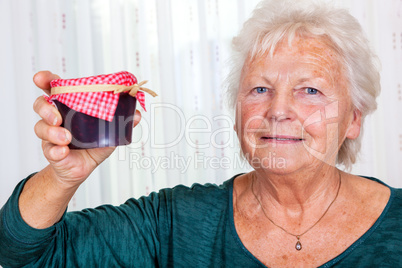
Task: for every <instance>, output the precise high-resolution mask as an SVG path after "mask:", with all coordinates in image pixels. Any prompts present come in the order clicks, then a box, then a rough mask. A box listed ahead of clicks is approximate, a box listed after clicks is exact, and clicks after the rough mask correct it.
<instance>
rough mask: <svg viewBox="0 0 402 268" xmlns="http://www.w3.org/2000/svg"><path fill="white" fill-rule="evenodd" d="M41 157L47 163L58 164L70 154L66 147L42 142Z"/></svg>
mask: <svg viewBox="0 0 402 268" xmlns="http://www.w3.org/2000/svg"><path fill="white" fill-rule="evenodd" d="M42 148H43V155H44V156H45V157H46V159H47V160H48V161H49V162H58V161H61V160H63V159H64V158H66V157H67V156H68V154H69V153H70V149H69V148H68V146H60V145H55V144H52V143H50V142H47V141H44V142H43V143H42Z"/></svg>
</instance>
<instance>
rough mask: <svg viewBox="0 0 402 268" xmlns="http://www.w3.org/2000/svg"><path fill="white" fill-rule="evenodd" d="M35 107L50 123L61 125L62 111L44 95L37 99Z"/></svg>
mask: <svg viewBox="0 0 402 268" xmlns="http://www.w3.org/2000/svg"><path fill="white" fill-rule="evenodd" d="M33 109H34V111H35V112H36V113H37V114H38V115H39V116H40V117H41V118H42V119H43V120H45V122H46V123H48V124H49V125H53V126H59V125H60V124H61V123H62V121H63V120H62V118H61V115H60V112H59V111H58V110H57V109H56V108H55V107H54V106H53V105H51V104H50V103H49V102H47V101H46V100H45V98H44V97H43V96H41V97H38V98H37V99H36V101H35V102H34V105H33Z"/></svg>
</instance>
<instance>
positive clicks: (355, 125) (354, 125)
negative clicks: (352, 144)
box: [346, 109, 362, 140]
mask: <svg viewBox="0 0 402 268" xmlns="http://www.w3.org/2000/svg"><path fill="white" fill-rule="evenodd" d="M361 124H362V113H361V112H360V111H359V110H357V109H355V110H354V111H353V119H352V122H351V123H350V124H349V127H348V130H347V131H346V138H348V139H351V140H354V139H356V138H357V137H359V135H360V128H361Z"/></svg>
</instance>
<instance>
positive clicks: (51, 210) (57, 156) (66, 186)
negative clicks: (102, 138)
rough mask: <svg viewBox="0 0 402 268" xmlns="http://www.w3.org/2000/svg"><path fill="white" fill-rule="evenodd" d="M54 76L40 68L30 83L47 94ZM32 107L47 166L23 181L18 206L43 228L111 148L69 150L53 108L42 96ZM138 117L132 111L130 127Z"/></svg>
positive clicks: (57, 216)
mask: <svg viewBox="0 0 402 268" xmlns="http://www.w3.org/2000/svg"><path fill="white" fill-rule="evenodd" d="M57 78H59V77H58V76H57V75H54V74H52V73H51V72H48V71H43V72H39V73H37V74H36V75H35V76H34V82H35V84H36V85H37V86H38V87H39V88H41V89H43V91H45V93H47V94H49V93H50V81H52V80H53V79H57ZM34 110H35V112H36V113H37V114H38V115H39V116H40V117H41V118H42V119H41V120H40V121H39V122H38V123H37V124H36V125H35V133H36V135H37V136H38V137H39V138H40V139H42V149H43V154H44V155H45V157H46V159H47V160H48V161H49V163H50V165H48V166H47V167H46V168H44V169H43V170H41V171H40V172H38V173H36V174H35V175H34V176H33V177H32V178H30V179H29V180H28V181H27V182H26V183H25V185H24V189H23V191H22V193H21V195H20V197H19V200H18V206H19V210H20V213H21V217H22V218H23V220H24V221H25V222H26V223H27V224H28V225H30V226H32V227H34V228H38V229H43V228H47V227H49V226H52V225H53V224H55V223H56V222H58V221H59V220H60V219H61V217H62V215H63V213H64V211H65V210H66V208H67V205H68V203H69V202H70V200H71V198H72V197H73V195H74V193H75V191H76V190H77V189H78V187H79V186H80V184H81V183H82V182H83V181H85V179H86V178H88V176H89V174H91V172H92V171H93V170H94V169H95V168H96V167H97V166H98V165H99V164H100V163H102V161H103V160H105V159H106V158H107V157H108V156H109V155H110V154H111V153H112V152H113V150H114V149H115V148H114V147H109V148H96V149H88V150H70V149H69V148H68V146H67V145H68V144H69V143H70V141H71V133H70V132H69V131H68V130H67V129H65V128H63V127H61V126H60V125H61V123H62V119H61V115H60V113H59V112H58V111H57V109H56V108H55V107H54V106H53V105H51V104H49V103H48V102H47V101H46V100H45V98H44V97H39V98H38V99H37V100H36V101H35V104H34ZM140 119H141V114H140V113H139V112H138V111H136V113H135V116H134V126H135V125H137V124H138V123H139V121H140Z"/></svg>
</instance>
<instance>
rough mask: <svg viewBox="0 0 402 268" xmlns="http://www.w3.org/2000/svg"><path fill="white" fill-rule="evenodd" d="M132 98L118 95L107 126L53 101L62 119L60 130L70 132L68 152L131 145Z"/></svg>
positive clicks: (96, 119)
mask: <svg viewBox="0 0 402 268" xmlns="http://www.w3.org/2000/svg"><path fill="white" fill-rule="evenodd" d="M136 101H137V100H136V98H133V97H131V96H130V95H129V94H128V93H120V97H119V103H118V105H117V108H116V113H115V115H114V117H113V121H112V122H109V121H106V120H102V119H99V118H96V117H92V116H89V115H86V114H83V113H80V112H77V111H75V110H72V109H70V108H69V107H67V106H66V105H64V104H63V103H61V102H59V101H57V100H55V101H54V102H55V104H56V106H57V108H58V109H59V112H60V114H61V117H62V118H63V123H62V125H61V126H62V127H65V128H66V129H68V130H69V131H70V132H71V135H72V141H71V143H70V144H69V145H68V147H69V148H70V149H90V148H99V147H110V146H118V145H127V144H130V143H131V134H132V131H133V124H134V112H135V106H136Z"/></svg>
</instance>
